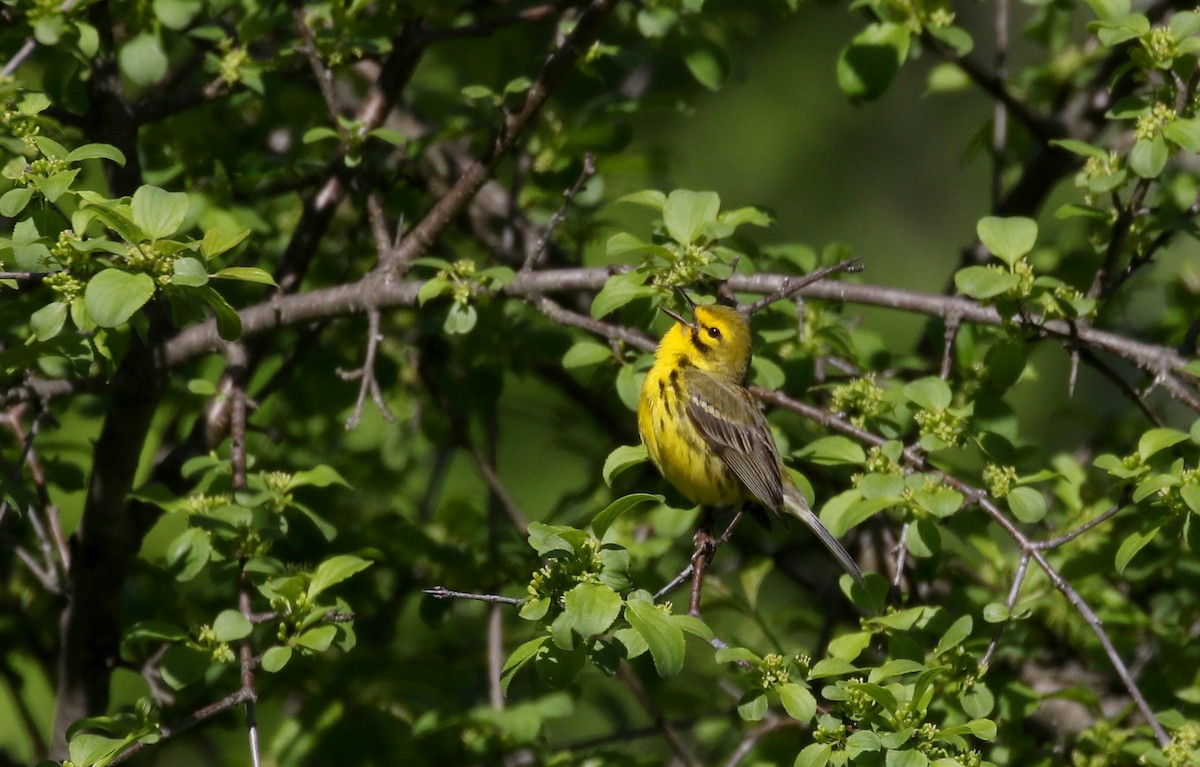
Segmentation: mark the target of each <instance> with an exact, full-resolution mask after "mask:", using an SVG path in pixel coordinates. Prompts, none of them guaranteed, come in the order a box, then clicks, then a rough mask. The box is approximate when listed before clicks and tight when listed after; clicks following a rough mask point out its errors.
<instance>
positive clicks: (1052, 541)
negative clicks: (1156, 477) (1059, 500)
mask: <svg viewBox="0 0 1200 767" xmlns="http://www.w3.org/2000/svg"><path fill="white" fill-rule="evenodd" d="M1125 507H1126V504H1125V503H1118V504H1115V505H1114V506H1112V507H1111V508H1110V509H1109V510H1108V511H1106V512H1104V513H1103V514H1099V515H1097V516H1096V517H1094V518H1092V519H1090V520H1088V521H1087V522H1084V523H1083V524H1082V525H1080V526H1079V527H1077V528H1075V529H1074V530H1072V531H1070V532H1069V533H1064V534H1062V535H1059V536H1055V537H1054V538H1048V539H1046V540H1044V541H1031V542H1030V548H1034V549H1038V550H1039V551H1046V550H1048V549H1056V548H1058V547H1059V546H1062V545H1063V544H1065V543H1070V542H1071V541H1073V540H1075V539H1076V538H1078V537H1079V536H1081V535H1083V534H1084V533H1086V532H1087V531H1088V530H1091V529H1092V528H1093V527H1098V526H1100V525H1102V524H1104V523H1105V522H1107V521H1108V520H1110V519H1112V518H1113V517H1115V516H1116V515H1117V513H1118V512H1120V511H1121V509H1124V508H1125Z"/></svg>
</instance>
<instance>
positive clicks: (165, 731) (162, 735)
mask: <svg viewBox="0 0 1200 767" xmlns="http://www.w3.org/2000/svg"><path fill="white" fill-rule="evenodd" d="M253 697H254V691H253V690H247V689H246V688H244V687H243V688H242V689H240V690H238V691H237V692H233V693H230V694H229V695H226V696H225V697H224V698H222V699H221V700H219V701H217V702H216V703H210V704H208V705H207V706H204V707H203V708H198V709H196V710H195V711H194V712H192V713H191V714H189V715H188V716H186V717H184V718H183V719H181V720H179V721H178V722H175V723H174V724H169V725H163V726H162V727H159V728H158V732H157V735H158V739H157V740H156V741H155V743H161V742H162V741H164V740H167V739H168V738H172V737H174V736H176V735H178V734H179V733H181V732H183V731H184V730H186V729H188V728H189V727H192V726H193V725H196V724H199V723H200V722H203V721H204V720H205V719H210V718H212V717H214V716H216V715H217V714H219V713H221V712H222V711H227V710H229V709H231V708H234V707H236V706H240V705H242V704H243V703H246V702H247V701H249V700H251V699H252V698H253ZM150 745H152V744H148V743H134V744H132V745H130V746H129V748H127V749H125V750H124V751H122V752H121V753H119V754H117V755H116V756H114V757H113V758H112V759H111V760H110V761H109V762H108V763H109V764H118V763H120V762H124V761H126V760H128V759H129V758H131V757H133V756H135V755H136V754H137V753H139V752H140V751H142V750H143V749H146V748H148V747H149V746H150Z"/></svg>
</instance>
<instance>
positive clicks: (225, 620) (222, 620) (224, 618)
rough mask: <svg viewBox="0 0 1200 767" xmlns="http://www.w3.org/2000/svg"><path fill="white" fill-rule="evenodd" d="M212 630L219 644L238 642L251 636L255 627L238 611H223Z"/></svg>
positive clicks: (214, 622)
mask: <svg viewBox="0 0 1200 767" xmlns="http://www.w3.org/2000/svg"><path fill="white" fill-rule="evenodd" d="M212 628H213V634H214V635H216V639H217V641H218V642H236V641H237V640H239V639H245V638H246V637H248V636H250V632H251V631H253V630H254V625H253V624H252V623H250V621H249V620H247V619H246V616H245V615H242V614H241V613H240V612H239V611H237V610H222V611H221V613H220V615H218V616H217V619H216V620H214V621H213V625H212Z"/></svg>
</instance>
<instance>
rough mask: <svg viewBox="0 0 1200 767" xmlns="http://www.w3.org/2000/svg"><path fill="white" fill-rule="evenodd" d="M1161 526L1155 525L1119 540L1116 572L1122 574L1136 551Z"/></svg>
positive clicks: (1150, 539)
mask: <svg viewBox="0 0 1200 767" xmlns="http://www.w3.org/2000/svg"><path fill="white" fill-rule="evenodd" d="M1161 529H1162V528H1161V527H1155V528H1153V529H1150V530H1147V531H1145V532H1141V533H1134V534H1133V535H1131V536H1129V537H1128V538H1126V539H1125V540H1124V541H1122V542H1121V547H1120V548H1119V549H1117V557H1116V566H1117V574H1118V575H1124V574H1125V568H1126V567H1127V566H1128V565H1129V561H1130V560H1131V559H1133V558H1134V557H1135V556H1137V553H1138V552H1139V551H1141V550H1142V549H1144V548H1146V545H1147V544H1148V543H1150V541H1152V540H1154V538H1155V537H1156V536H1157V535H1158V531H1159V530H1161Z"/></svg>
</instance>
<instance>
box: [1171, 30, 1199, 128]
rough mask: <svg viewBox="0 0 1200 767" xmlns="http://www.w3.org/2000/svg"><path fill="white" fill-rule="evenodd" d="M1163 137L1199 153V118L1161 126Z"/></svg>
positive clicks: (1183, 119) (1180, 120) (1174, 121)
mask: <svg viewBox="0 0 1200 767" xmlns="http://www.w3.org/2000/svg"><path fill="white" fill-rule="evenodd" d="M1180 15H1182V14H1178V13H1177V14H1175V16H1176V17H1178V16H1180ZM1193 15H1194V14H1193ZM1163 136H1165V137H1166V138H1167V140H1168V141H1172V142H1174V143H1175V144H1177V145H1178V146H1180V147H1182V148H1184V149H1186V150H1187V151H1189V152H1200V118H1196V117H1191V118H1182V119H1179V120H1173V121H1171V122H1169V123H1167V124H1166V125H1164V126H1163Z"/></svg>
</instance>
